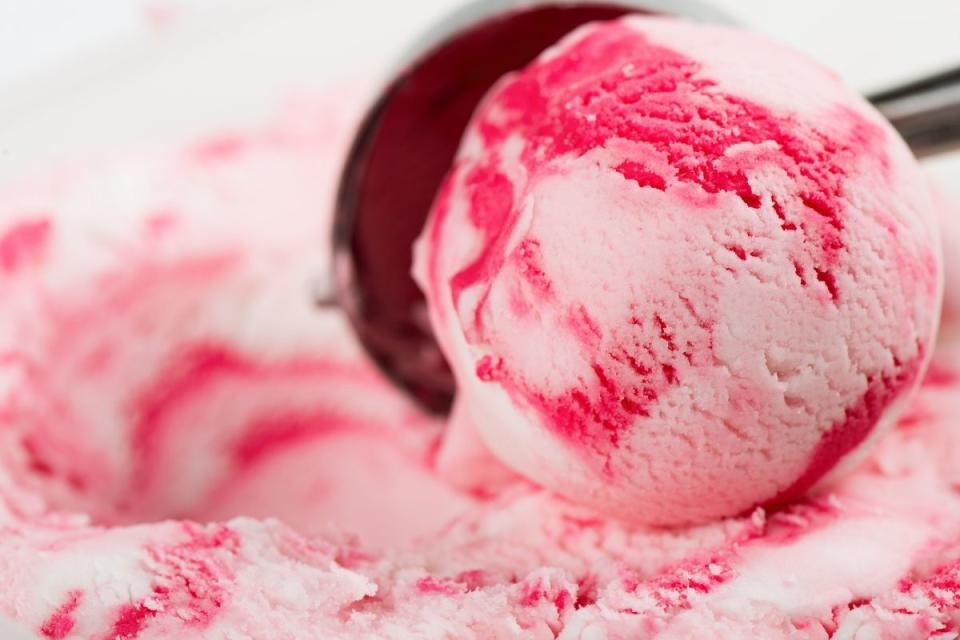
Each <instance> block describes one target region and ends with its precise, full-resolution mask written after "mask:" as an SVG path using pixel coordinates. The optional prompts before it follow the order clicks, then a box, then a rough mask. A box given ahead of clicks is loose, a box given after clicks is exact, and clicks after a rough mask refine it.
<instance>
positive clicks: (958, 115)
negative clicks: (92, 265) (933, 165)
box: [868, 66, 960, 158]
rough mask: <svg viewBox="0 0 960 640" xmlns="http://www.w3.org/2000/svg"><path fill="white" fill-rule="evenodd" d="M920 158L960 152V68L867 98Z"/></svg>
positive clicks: (912, 81)
mask: <svg viewBox="0 0 960 640" xmlns="http://www.w3.org/2000/svg"><path fill="white" fill-rule="evenodd" d="M868 99H869V100H870V101H871V102H872V103H873V104H874V106H876V107H877V109H879V110H880V112H881V113H882V114H883V115H884V116H886V118H887V119H888V120H889V121H890V123H891V124H893V126H894V128H896V129H897V131H899V132H900V135H902V136H903V138H904V140H906V141H907V144H909V145H910V148H911V149H913V152H914V153H915V154H916V156H917V157H918V158H923V157H927V156H932V155H936V154H939V153H944V152H947V151H951V150H956V149H960V66H957V67H954V68H952V69H947V70H945V71H941V72H939V73H934V74H931V75H928V76H926V77H923V78H920V79H918V80H911V81H910V82H908V83H906V84H903V85H900V86H898V87H893V88H891V89H887V90H885V91H881V92H879V93H875V94H873V95H871V96H868Z"/></svg>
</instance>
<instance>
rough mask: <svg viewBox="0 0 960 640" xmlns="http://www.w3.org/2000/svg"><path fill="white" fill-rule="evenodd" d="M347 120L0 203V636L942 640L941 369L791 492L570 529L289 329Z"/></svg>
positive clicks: (284, 125)
mask: <svg viewBox="0 0 960 640" xmlns="http://www.w3.org/2000/svg"><path fill="white" fill-rule="evenodd" d="M334 104H336V105H338V106H336V107H334V106H333V105H334ZM351 104H352V103H351V102H349V101H345V100H344V98H343V96H341V95H340V94H337V95H335V96H333V97H328V98H326V99H324V100H321V101H319V102H318V103H316V104H314V103H308V104H302V105H299V106H297V107H294V108H291V109H289V110H287V111H285V112H283V113H282V114H281V117H280V118H279V119H278V122H276V123H274V124H271V125H269V126H266V127H263V128H261V129H257V130H254V131H249V132H241V133H238V134H235V135H228V136H216V137H212V138H207V139H204V140H201V141H198V142H197V143H196V144H193V145H189V146H188V147H187V148H183V149H174V150H171V151H154V152H151V153H149V154H145V155H128V156H124V157H120V158H114V159H106V160H100V161H92V160H91V161H87V162H84V163H82V164H78V165H75V166H73V167H67V168H64V169H62V170H55V171H51V172H50V173H49V174H46V175H43V176H38V177H37V178H35V179H31V180H27V181H25V182H23V183H22V184H20V185H19V186H17V187H15V188H7V189H2V190H0V311H2V312H0V323H2V330H0V344H2V346H0V461H2V463H0V575H2V576H3V580H0V638H3V640H134V639H136V640H170V639H171V638H176V639H177V640H330V639H331V638H337V639H344V640H351V639H354V638H356V639H364V640H366V639H369V638H383V639H387V640H394V639H395V640H410V639H411V638H417V639H421V638H422V639H425V640H449V639H450V638H457V639H461V638H464V639H467V638H478V639H481V638H483V639H485V638H497V639H500V638H517V639H523V640H527V639H530V638H533V639H538V640H539V639H544V640H548V639H556V638H560V639H562V640H621V639H628V638H629V639H631V640H633V639H640V640H642V639H645V638H677V639H681V638H689V637H691V636H693V637H709V638H719V639H730V640H742V639H743V638H754V637H757V638H810V639H823V638H838V639H843V640H852V639H854V638H856V639H858V640H862V639H863V638H864V637H867V638H871V637H881V638H919V637H928V636H933V637H937V635H936V634H940V636H941V637H945V638H949V637H950V636H951V634H954V633H955V629H956V628H957V622H956V621H957V612H958V611H960V606H958V605H960V571H958V565H957V550H958V548H960V547H958V544H957V541H958V540H960V497H958V494H957V491H956V487H957V486H958V485H960V471H958V470H960V430H958V428H957V427H958V426H960V425H958V419H960V418H958V416H960V350H958V348H957V347H950V346H949V345H946V344H945V345H942V346H941V347H939V351H938V353H937V354H936V357H935V360H934V364H933V366H932V367H931V369H930V372H929V373H928V375H927V381H926V383H925V385H924V386H923V387H922V389H921V391H920V394H919V396H918V397H916V398H915V399H914V400H913V401H912V402H911V403H910V405H909V408H908V409H907V411H906V413H905V414H904V416H903V418H902V419H901V420H900V422H899V424H898V426H897V427H896V429H895V430H894V431H893V432H891V433H889V434H887V435H886V436H885V437H884V438H883V439H882V441H881V442H880V444H879V446H878V448H877V450H876V451H875V452H874V454H873V455H872V456H871V458H870V459H869V460H867V461H865V462H864V463H862V464H861V465H860V466H859V467H858V468H857V469H856V470H855V471H854V472H853V473H852V474H851V475H849V476H848V477H846V478H844V479H842V480H840V481H839V482H838V483H837V484H835V485H834V486H833V487H832V488H831V489H830V491H829V492H826V493H823V494H821V495H819V496H817V497H816V498H810V499H805V500H802V501H800V502H799V503H797V504H795V505H793V506H791V507H789V508H786V509H782V510H778V511H769V510H764V509H758V510H754V511H752V512H750V513H749V514H747V515H744V516H741V517H736V518H729V519H725V520H720V521H716V522H714V523H711V524H706V525H701V526H695V527H682V528H677V529H673V530H657V529H651V528H648V527H644V526H640V525H636V524H629V523H625V522H622V521H618V520H616V519H612V518H608V517H604V516H602V515H600V514H598V513H597V512H595V511H593V510H591V509H589V508H587V507H583V506H576V505H572V504H570V503H569V502H567V501H566V500H564V499H562V498H559V497H557V496H555V495H552V494H550V493H549V492H547V491H545V490H543V489H541V488H538V487H536V486H532V485H530V484H529V483H527V482H526V481H524V480H521V479H519V478H517V477H516V476H514V475H512V474H511V473H510V472H508V471H507V470H505V469H504V468H503V467H502V466H500V465H499V464H498V463H496V462H495V460H494V459H493V458H492V457H491V456H490V454H489V453H488V452H486V451H485V450H483V447H482V444H481V443H480V442H479V440H478V438H477V437H476V436H475V434H472V433H471V432H469V431H460V432H458V433H456V434H454V433H451V434H449V435H446V432H444V431H443V427H442V425H440V424H439V423H438V422H437V421H434V420H431V419H428V418H426V417H424V416H423V415H421V414H420V413H418V412H417V411H416V410H415V409H414V408H413V407H412V406H410V404H409V403H408V402H407V401H405V400H404V399H403V398H402V397H400V396H399V395H398V394H397V392H396V391H394V390H393V389H392V388H391V387H390V386H388V385H387V384H386V383H384V382H383V381H382V380H381V379H380V378H379V377H378V376H377V375H376V373H375V372H374V370H373V369H372V367H371V365H370V364H369V363H367V362H366V361H365V360H364V359H363V357H362V356H361V354H360V350H359V349H358V348H357V346H356V345H355V344H354V342H353V340H352V339H351V337H350V335H349V330H348V328H347V326H346V323H345V322H344V320H343V318H342V317H341V316H340V314H339V313H338V312H337V311H335V310H318V309H316V308H314V307H313V305H312V304H311V302H310V300H311V294H310V290H311V287H312V286H313V283H315V282H318V281H322V280H323V279H324V277H325V275H326V274H325V264H326V259H327V257H326V256H324V255H320V254H318V248H319V249H322V247H324V246H325V244H324V238H325V237H326V234H327V226H328V223H329V220H328V219H327V218H326V217H325V216H324V211H326V210H327V206H328V202H329V197H330V195H331V191H332V186H333V183H334V180H335V178H336V171H337V168H338V162H339V157H340V151H341V148H342V144H343V143H344V142H345V137H346V135H347V133H348V127H347V126H346V125H345V124H344V123H345V121H346V120H347V119H348V118H349V114H350V109H351ZM958 285H960V283H957V282H953V283H951V286H953V287H956V286H958ZM145 425H146V426H145ZM438 469H440V470H439V471H438ZM477 479H481V480H482V481H481V482H480V483H477V482H476V480H477ZM453 484H456V485H457V486H460V487H465V488H466V489H465V490H460V489H455V488H454V487H453V486H452V485H453Z"/></svg>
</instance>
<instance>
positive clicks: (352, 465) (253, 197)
mask: <svg viewBox="0 0 960 640" xmlns="http://www.w3.org/2000/svg"><path fill="white" fill-rule="evenodd" d="M330 102H332V100H331V101H330ZM347 104H355V101H354V102H345V103H344V106H342V107H336V108H334V107H332V106H328V105H326V104H325V105H324V106H323V107H322V108H321V107H315V106H309V105H304V106H299V107H296V106H291V107H290V109H289V112H288V113H287V115H285V119H286V120H287V122H285V123H284V124H283V125H278V126H275V127H273V128H271V129H269V130H266V131H263V132H258V133H257V134H256V135H244V136H235V135H220V136H216V137H212V138H211V139H208V140H202V141H198V142H197V143H195V144H193V145H192V146H190V147H189V148H187V149H185V150H182V151H177V152H175V153H170V154H158V155H157V156H147V157H132V158H117V159H114V160H109V161H106V162H107V165H106V166H104V167H98V168H89V167H86V166H78V167H74V168H70V169H68V170H65V171H61V172H57V173H55V174H54V175H52V176H50V177H49V178H46V179H39V180H33V181H29V182H28V183H27V184H24V185H22V186H19V187H16V188H10V189H7V191H6V193H4V195H3V198H2V200H0V266H2V272H0V275H2V278H0V299H2V301H3V303H2V307H3V313H0V327H2V331H0V416H2V418H3V421H4V425H3V429H2V431H0V441H2V442H3V443H4V446H2V447H0V464H2V466H3V468H4V469H6V470H7V471H8V472H9V473H12V474H15V475H16V477H17V478H18V480H19V482H20V483H21V484H22V485H23V486H24V487H25V488H27V489H29V490H30V491H31V492H33V493H35V494H38V495H42V496H44V497H45V498H46V500H47V501H48V502H49V504H50V505H51V506H53V507H56V508H60V509H69V510H74V511H79V512H83V513H85V514H87V515H89V516H90V517H92V518H93V519H94V521H96V522H97V523H100V524H121V523H133V522H143V521H154V520H161V519H165V518H171V517H175V518H197V519H200V520H209V519H220V518H228V517H231V516H233V515H237V514H240V513H242V514H245V515H255V516H261V515H264V516H266V515H271V516H277V517H282V518H283V519H284V520H285V521H287V522H288V523H290V524H294V525H296V526H298V527H299V528H300V529H301V530H303V531H305V532H315V529H314V527H318V526H322V525H323V524H324V523H327V522H329V521H330V520H331V519H333V520H335V521H337V522H339V523H340V524H341V525H343V526H346V527H348V528H350V529H351V530H354V531H357V532H358V533H364V534H368V535H366V536H365V537H367V539H368V541H369V542H373V541H374V540H373V538H375V537H376V536H378V535H383V534H382V533H380V532H382V531H383V530H384V528H385V526H386V525H387V523H390V526H391V528H392V531H391V535H392V536H396V535H398V534H401V533H402V534H403V535H406V533H403V531H402V530H408V533H410V534H411V535H412V534H414V533H416V531H414V530H412V528H413V527H415V526H427V527H429V526H435V525H439V524H441V523H443V522H445V521H446V519H447V518H448V517H449V516H450V515H451V513H452V512H451V509H450V508H448V507H447V506H445V505H448V504H449V505H450V506H451V507H456V506H458V505H459V504H460V502H462V498H460V497H459V496H456V495H455V494H454V492H453V491H452V490H449V489H445V488H442V487H439V486H436V485H435V484H432V483H431V482H432V481H430V479H429V478H427V479H426V480H425V478H424V476H426V475H427V471H426V469H425V465H424V462H423V460H424V459H425V457H426V456H427V454H428V452H429V450H430V448H431V447H433V446H434V442H435V440H436V438H437V437H438V435H439V429H440V425H439V424H438V423H433V422H430V421H428V420H426V419H425V418H423V417H422V416H421V415H420V414H419V412H417V411H416V410H415V409H414V408H413V407H412V406H410V404H409V403H408V402H406V401H405V400H404V399H403V398H401V397H399V396H398V395H397V394H394V393H393V392H392V389H389V387H388V385H387V383H386V382H382V381H381V378H380V376H379V375H378V374H377V372H376V371H374V370H373V369H372V368H371V367H369V366H367V365H366V364H364V363H362V362H361V361H360V360H359V357H358V348H357V347H356V346H355V345H354V343H353V342H352V341H350V340H346V339H344V334H345V333H347V332H348V329H346V327H345V321H344V320H343V319H342V318H341V316H340V315H339V313H335V312H330V311H328V312H321V311H319V310H318V309H317V308H316V307H315V305H314V304H313V298H312V296H311V290H310V289H311V286H323V280H324V279H325V278H326V264H327V260H328V259H329V256H328V255H325V253H324V252H325V247H326V243H325V241H324V240H325V238H326V234H327V229H328V225H329V218H328V217H327V215H325V214H324V212H326V211H328V210H329V201H330V198H331V192H332V186H333V182H334V181H333V176H334V175H335V173H336V171H337V168H338V163H339V158H340V156H339V154H338V152H339V151H340V150H341V149H342V148H343V145H344V144H345V142H346V137H347V135H348V132H349V130H350V128H349V126H347V124H346V123H348V122H349V120H348V117H351V116H352V113H353V111H352V110H350V109H349V108H348V107H347V106H346V105H347ZM253 176H256V177H257V179H256V180H253V179H252V177H253ZM316 176H322V177H323V179H318V178H317V177H316ZM311 184H312V185H313V186H312V188H310V185H311ZM278 219H279V220H282V221H283V223H282V224H278V223H277V220H278ZM279 309H282V312H278V310H279ZM378 390H379V391H378ZM373 397H378V398H379V399H378V401H376V402H371V398H373ZM413 423H416V424H418V425H419V428H405V427H406V425H408V424H413ZM294 449H295V450H296V452H295V453H294V452H293V450H294ZM357 449H361V450H362V451H363V452H364V453H363V456H362V457H363V459H364V460H366V462H365V463H364V464H361V465H357V464H356V462H355V461H356V459H357V458H358V456H357V455H356V453H355V452H356V450H357ZM384 450H386V453H384ZM378 460H379V461H378ZM390 467H397V468H396V469H392V471H394V472H395V473H393V475H392V476H391V477H392V481H391V482H389V483H385V484H382V485H381V482H380V479H379V474H381V473H385V469H387V468H390ZM401 471H403V472H404V473H401ZM407 471H408V472H409V473H406V472H407ZM291 474H293V475H292V476H291ZM401 476H402V477H403V478H404V482H403V483H402V484H401V483H400V482H399V481H398V478H400V477H401ZM291 477H299V478H301V482H296V483H292V482H291V481H290V478H291ZM346 478H349V479H350V482H351V484H352V485H353V487H354V489H353V491H355V492H356V493H355V494H354V497H356V496H364V495H368V494H369V495H370V496H371V497H372V499H371V500H366V499H364V500H356V499H350V498H348V494H346V493H344V492H343V491H342V490H338V491H337V492H330V491H328V489H327V487H329V486H334V485H338V484H339V483H341V482H343V481H344V480H345V479H346ZM425 481H426V484H424V482H425ZM307 496H309V501H310V504H311V505H312V507H313V508H312V509H309V510H306V509H303V508H302V500H305V499H307ZM288 501H289V504H288ZM400 505H403V510H402V511H400V512H398V511H397V509H399V508H400ZM420 511H422V513H421V514H420V515H419V516H418V517H417V518H409V517H406V516H409V515H410V514H412V513H414V512H418V513H419V512H420ZM401 513H402V514H403V515H404V516H405V517H403V518H401V517H399V515H400V514H401ZM314 517H316V518H318V520H317V521H314V520H313V518H314Z"/></svg>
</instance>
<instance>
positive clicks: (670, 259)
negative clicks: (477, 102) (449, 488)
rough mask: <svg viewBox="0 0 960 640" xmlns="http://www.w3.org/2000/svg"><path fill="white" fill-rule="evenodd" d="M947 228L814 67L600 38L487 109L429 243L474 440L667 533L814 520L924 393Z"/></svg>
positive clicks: (588, 31)
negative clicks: (796, 503)
mask: <svg viewBox="0 0 960 640" xmlns="http://www.w3.org/2000/svg"><path fill="white" fill-rule="evenodd" d="M936 218H937V214H936V212H935V209H934V206H933V205H932V203H931V200H930V196H929V193H928V189H927V186H926V179H925V177H924V176H923V175H922V174H921V172H920V170H919V167H918V165H917V163H916V161H915V160H914V159H913V157H912V155H911V154H910V152H909V151H908V150H907V148H906V147H905V145H904V144H903V142H902V141H901V140H900V139H899V137H898V136H897V135H896V134H895V133H894V132H893V131H892V129H891V128H890V127H889V125H888V124H886V123H885V122H884V121H883V120H882V119H881V117H880V116H879V115H878V114H877V113H876V112H875V111H873V110H872V109H871V108H870V107H869V106H868V105H867V104H866V103H865V102H864V101H863V100H862V99H861V98H859V97H858V96H856V95H855V94H854V93H853V92H852V91H851V90H850V89H848V88H847V87H845V86H844V85H843V84H842V83H841V81H840V80H839V79H838V78H837V77H836V76H835V75H833V74H832V73H831V72H829V71H828V70H826V69H824V68H822V67H820V66H819V65H818V64H816V63H814V62H812V61H811V60H809V59H807V58H805V57H803V56H801V55H800V54H798V53H795V52H793V51H792V50H790V49H787V48H785V47H783V46H781V45H779V44H776V43H773V42H770V41H768V40H767V39H765V38H763V37H760V36H758V35H754V34H750V33H744V32H742V31H737V30H731V29H725V28H720V27H712V26H698V25H693V24H688V23H684V22H679V21H673V20H667V19H658V18H645V17H630V18H626V19H623V20H620V21H616V22H611V23H599V24H596V25H590V26H587V27H585V28H582V29H580V30H578V31H577V32H575V33H574V34H572V35H571V36H569V37H568V38H566V39H565V40H564V41H562V42H561V43H560V44H558V45H557V46H555V47H553V48H552V49H550V50H548V51H547V52H545V53H544V54H543V55H542V56H541V57H540V58H539V59H538V60H537V61H536V62H534V63H533V64H531V65H530V66H529V67H527V68H526V69H524V70H521V71H520V72H518V73H516V74H514V75H511V76H508V77H506V78H505V79H504V80H502V81H501V82H500V83H499V85H498V86H496V87H495V88H494V89H493V90H492V91H491V93H490V94H489V95H488V96H487V98H486V99H485V101H484V103H483V104H482V105H481V106H480V108H479V109H478V111H477V113H476V114H475V116H474V119H473V121H472V123H471V125H470V126H469V128H468V131H467V133H466V135H465V138H464V141H463V143H462V147H461V150H460V153H459V155H458V158H457V160H456V163H455V166H454V168H453V170H452V171H451V173H450V175H449V176H448V179H447V181H446V184H445V186H444V187H443V190H442V192H441V193H440V195H439V196H438V199H437V202H436V204H435V206H434V210H433V213H432V215H431V220H430V221H429V223H428V225H427V228H426V229H425V231H424V234H423V236H422V237H421V240H420V242H419V248H418V252H417V266H416V273H417V276H418V280H419V281H420V283H421V286H422V287H423V289H424V291H425V293H426V295H427V297H428V300H429V306H430V311H431V320H432V323H433V326H434V328H435V331H436V333H437V335H438V339H439V341H440V343H441V346H442V348H443V350H444V352H445V353H446V355H447V358H448V360H449V361H450V363H451V365H452V367H453V369H454V372H455V375H456V378H457V383H458V388H459V390H460V391H459V396H458V400H457V401H458V403H460V404H461V405H463V406H462V407H460V408H458V415H460V416H463V419H462V420H460V421H458V426H457V428H459V429H471V428H475V429H476V430H477V431H478V433H479V435H480V436H481V437H482V439H483V440H484V441H485V442H486V444H487V445H488V446H489V448H490V449H491V450H492V451H493V452H494V453H495V454H496V455H497V456H498V457H499V458H501V459H502V460H503V461H505V462H506V463H507V464H509V465H510V466H511V467H513V468H514V469H515V470H517V471H519V472H521V473H522V474H524V475H526V476H528V477H529V478H531V479H532V480H534V481H536V482H537V483H539V484H542V485H543V486H546V487H548V488H550V489H552V490H555V491H557V492H559V493H561V494H563V495H565V496H568V497H570V498H572V499H575V500H577V501H580V502H583V503H586V504H589V505H591V506H593V507H596V508H600V509H601V510H602V511H604V512H606V513H611V514H615V515H617V516H619V517H626V518H630V519H634V520H639V521H643V522H647V523H653V524H678V523H689V522H705V521H708V520H710V519H713V518H717V517H723V516H732V515H735V514H740V513H744V512H749V510H751V509H752V508H754V507H756V506H757V505H778V504H783V503H785V502H787V501H789V500H792V499H795V498H797V497H798V496H801V495H803V494H804V493H806V492H807V491H809V490H811V489H812V488H815V487H817V486H818V485H822V484H823V483H824V482H826V481H827V480H829V478H830V477H831V476H832V475H835V474H836V472H837V471H838V470H840V469H841V468H849V467H850V466H851V465H852V464H854V462H855V461H856V459H857V458H858V454H862V451H863V449H864V447H865V445H867V443H868V442H871V441H875V440H876V438H877V437H878V436H879V435H880V434H881V433H882V432H883V431H884V429H885V428H886V427H887V426H889V424H890V423H891V422H892V419H893V416H894V415H895V414H896V412H897V409H898V406H899V405H902V403H903V400H904V399H905V398H906V397H907V396H908V395H909V393H910V392H911V390H912V389H913V388H914V386H915V384H916V383H917V381H918V380H919V378H920V376H921V375H922V372H923V370H924V368H925V366H926V361H927V359H928V358H929V356H930V354H931V351H932V345H933V342H934V337H935V332H936V326H937V322H938V317H939V313H938V311H939V304H940V303H939V296H940V289H941V278H942V273H941V272H942V267H941V255H940V248H939V236H938V232H937V229H936V224H937V223H936Z"/></svg>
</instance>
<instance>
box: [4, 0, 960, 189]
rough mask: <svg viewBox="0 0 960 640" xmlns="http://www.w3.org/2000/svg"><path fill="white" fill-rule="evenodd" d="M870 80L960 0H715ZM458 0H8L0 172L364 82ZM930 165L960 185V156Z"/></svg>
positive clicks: (929, 34)
mask: <svg viewBox="0 0 960 640" xmlns="http://www.w3.org/2000/svg"><path fill="white" fill-rule="evenodd" d="M713 1H714V2H715V4H717V5H718V6H722V7H723V8H725V9H726V10H727V11H729V12H730V13H731V14H733V15H734V16H737V17H738V18H739V19H740V20H741V21H742V22H743V24H745V25H748V26H750V27H752V28H754V29H757V30H760V31H763V32H766V33H769V34H771V35H773V36H774V37H776V38H778V39H780V40H783V41H786V42H789V43H792V44H793V45H794V46H796V47H799V48H800V49H803V50H805V51H807V52H809V53H810V54H812V55H813V56H815V57H816V58H818V59H820V60H822V61H823V62H825V63H827V64H828V65H830V66H832V67H833V68H834V69H836V70H837V71H839V72H840V73H841V74H842V75H843V76H844V77H846V78H847V79H848V80H849V81H850V82H851V83H852V84H853V85H854V86H856V87H858V88H860V89H862V90H864V91H869V90H874V89H880V88H884V87H886V86H888V85H890V84H892V83H895V82H898V81H901V80H904V79H908V78H910V77H913V76H915V75H917V74H921V73H924V72H929V71H933V70H937V69H940V68H943V67H945V66H948V65H951V64H960V37H958V33H960V31H958V29H960V0H911V1H910V2H889V3H888V2H875V1H874V0H840V1H837V0H804V1H803V2H771V1H769V0H713ZM456 5H457V2H455V1H453V0H367V1H364V0H351V1H343V0H86V1H84V2H78V1H77V0H29V1H24V0H0V184H2V183H4V182H5V181H7V180H9V179H11V178H12V177H14V176H17V175H21V174H23V173H29V172H31V171H32V170H35V169H36V168H38V167H39V166H42V165H44V164H46V163H49V162H50V161H51V160H57V159H60V158H72V157H77V156H87V155H89V154H90V153H99V152H106V151H111V150H117V149H122V148H128V147H131V146H144V145H151V144H156V143H161V142H162V143H169V142H176V141H177V140H180V139H184V138H189V137H191V136H193V135H195V134H197V133H199V132H205V131H209V130H211V129H229V128H232V127H237V126H242V125H244V124H249V123H252V122H256V121H259V120H262V119H263V118H264V117H266V116H267V115H269V114H270V113H271V112H273V111H274V110H275V108H276V107H277V105H278V103H279V102H280V101H281V100H283V99H285V98H287V97H288V96H290V95H291V94H294V95H295V94H297V93H304V94H309V93H314V92H316V91H318V90H320V89H322V88H323V87H327V86H330V85H338V86H344V85H347V86H351V87H355V86H359V87H367V86H372V85H374V84H375V82H376V81H377V79H379V78H381V77H383V76H384V75H386V74H387V73H388V71H389V70H390V68H391V64H392V63H395V61H396V60H398V59H399V58H400V57H402V54H403V53H404V52H405V51H406V50H407V49H408V48H409V46H410V44H411V42H412V41H413V39H414V38H415V37H416V35H417V34H418V32H420V31H421V30H422V29H423V28H424V27H425V26H426V25H428V24H429V23H430V22H431V21H432V20H435V19H437V18H438V17H440V16H442V15H443V14H444V13H445V12H448V11H450V10H451V9H453V8H454V7H455V6H456ZM932 170H933V171H935V172H936V173H939V174H942V176H943V178H944V180H945V181H946V182H947V183H948V184H947V187H948V189H950V190H952V191H954V192H955V193H958V194H960V160H958V158H957V157H951V158H941V159H938V160H936V161H933V163H932Z"/></svg>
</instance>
